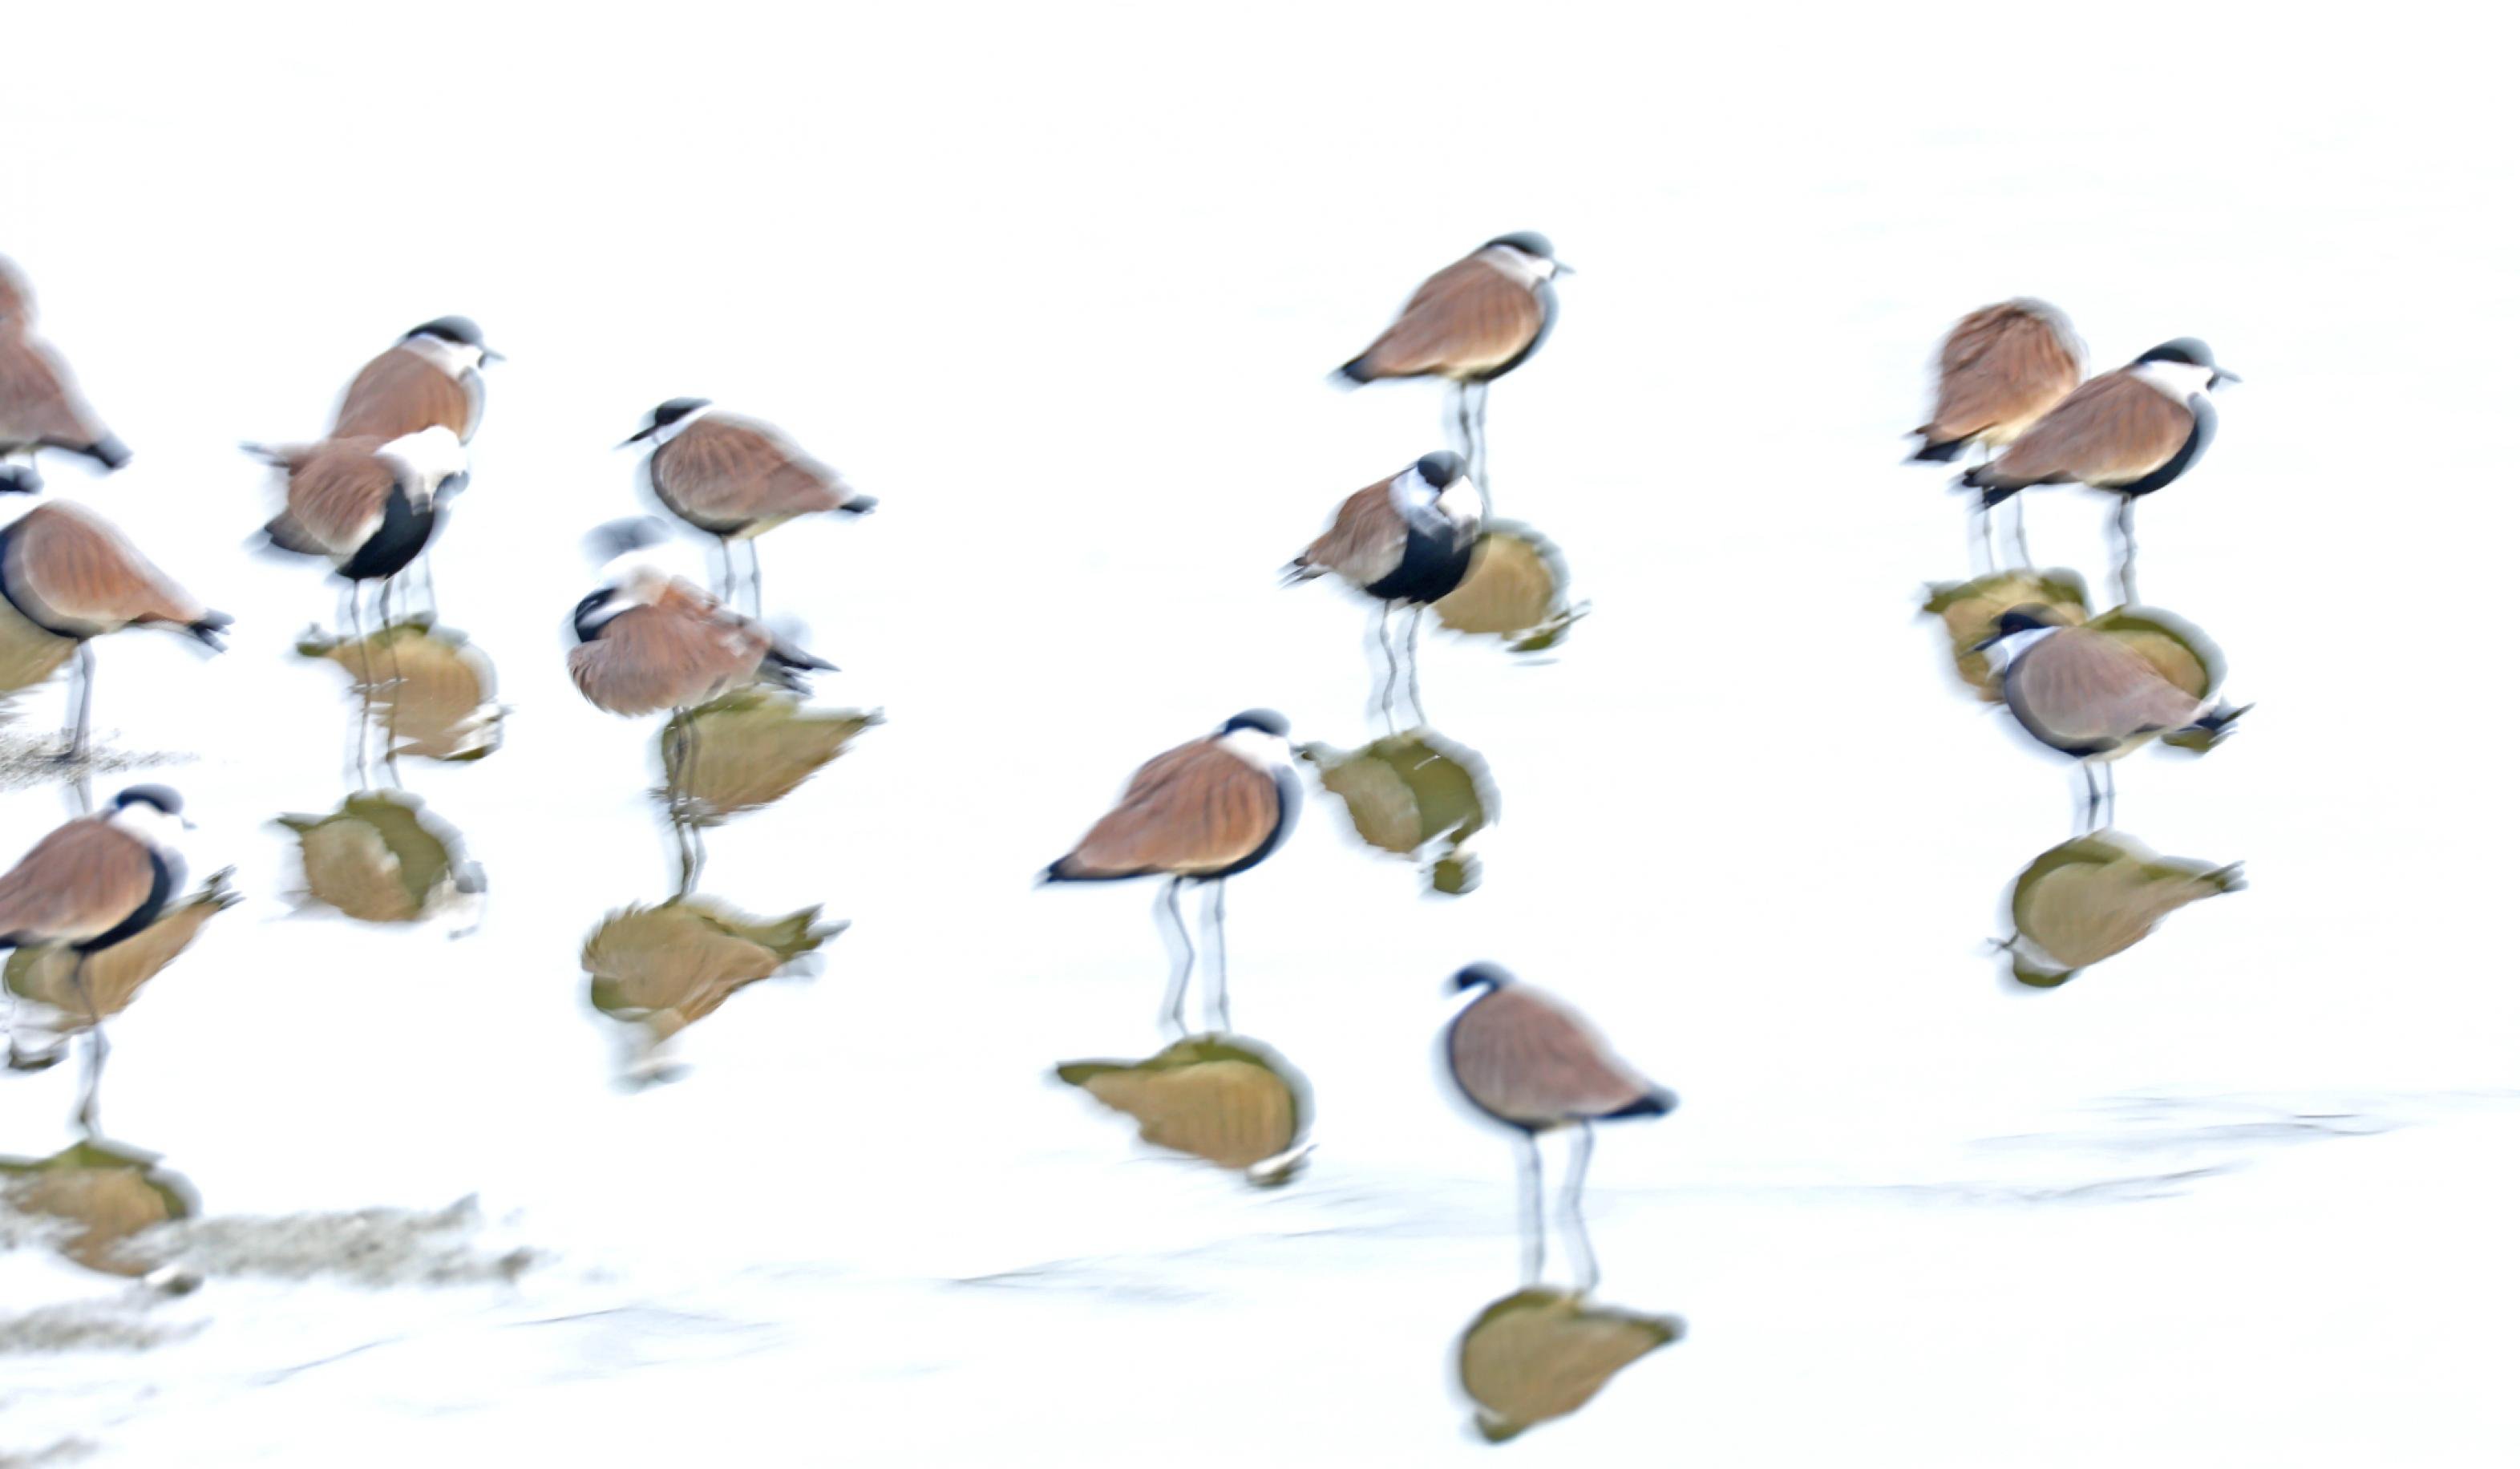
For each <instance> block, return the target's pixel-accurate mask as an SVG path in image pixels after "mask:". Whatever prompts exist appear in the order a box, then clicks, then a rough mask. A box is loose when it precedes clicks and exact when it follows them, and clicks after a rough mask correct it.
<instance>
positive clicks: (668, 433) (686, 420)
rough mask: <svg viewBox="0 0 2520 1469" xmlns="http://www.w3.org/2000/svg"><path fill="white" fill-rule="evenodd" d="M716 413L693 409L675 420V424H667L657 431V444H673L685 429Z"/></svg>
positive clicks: (709, 409) (713, 410)
mask: <svg viewBox="0 0 2520 1469" xmlns="http://www.w3.org/2000/svg"><path fill="white" fill-rule="evenodd" d="M715 411H716V410H715V409H712V408H695V409H693V410H692V411H691V412H690V413H687V414H685V415H683V416H682V417H681V418H679V419H676V420H674V422H672V423H668V424H666V425H665V426H664V427H662V428H659V429H657V430H656V432H655V435H654V437H655V440H656V442H657V443H659V444H670V443H672V442H673V441H674V440H675V439H676V438H678V437H680V436H681V435H682V431H683V430H684V429H686V428H689V427H691V426H692V425H693V424H694V423H698V422H699V421H700V420H702V419H705V418H707V417H708V416H709V415H710V414H711V413H713V412H715Z"/></svg>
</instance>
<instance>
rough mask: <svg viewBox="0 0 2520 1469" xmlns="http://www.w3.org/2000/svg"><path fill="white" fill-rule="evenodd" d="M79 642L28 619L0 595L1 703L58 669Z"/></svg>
mask: <svg viewBox="0 0 2520 1469" xmlns="http://www.w3.org/2000/svg"><path fill="white" fill-rule="evenodd" d="M77 651H78V645H77V644H76V643H74V642H72V641H70V640H69V639H67V638H64V637H61V636H59V635H58V634H54V633H49V632H46V631H45V630H44V629H42V628H39V627H37V626H35V625H34V624H33V623H31V622H28V621H27V620H26V618H25V614H23V613H22V612H20V611H19V610H18V609H17V608H16V607H14V606H12V605H10V603H9V601H8V599H6V598H0V705H4V704H6V702H7V701H8V700H9V698H10V696H11V695H13V694H16V693H18V692H20V691H22V690H27V689H32V688H34V687H35V686H36V685H37V684H40V683H42V682H44V681H45V680H46V679H49V678H51V677H52V676H53V675H54V674H56V673H59V672H61V668H62V665H63V664H65V663H67V662H68V661H69V660H70V654H72V653H74V652H77Z"/></svg>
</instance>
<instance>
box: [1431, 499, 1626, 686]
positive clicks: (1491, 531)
mask: <svg viewBox="0 0 2520 1469" xmlns="http://www.w3.org/2000/svg"><path fill="white" fill-rule="evenodd" d="M1566 585H1567V574H1566V557H1565V556H1564V555H1563V554H1562V553H1560V552H1559V551H1558V549H1557V546H1556V543H1554V542H1553V541H1551V540H1550V539H1549V538H1548V537H1547V536H1544V535H1542V534H1541V533H1540V532H1539V531H1537V530H1534V529H1532V528H1531V527H1530V526H1528V525H1522V524H1517V523H1515V522H1513V521H1510V520H1491V521H1489V522H1488V523H1487V528H1486V529H1485V530H1484V531H1482V532H1481V533H1480V535H1479V539H1478V544H1477V545H1475V546H1473V547H1471V548H1470V567H1469V570H1468V572H1467V573H1466V574H1465V575H1463V578H1462V584H1461V585H1460V586H1458V587H1455V588H1454V589H1453V590H1452V591H1451V592H1449V593H1447V594H1445V595H1444V596H1443V597H1442V598H1440V599H1438V600H1437V601H1436V602H1435V620H1436V621H1437V622H1438V623H1440V624H1442V625H1443V626H1444V627H1445V628H1447V629H1449V630H1451V631H1453V632H1456V633H1460V634H1463V636H1465V637H1487V638H1495V639H1497V640H1499V641H1501V642H1502V643H1504V644H1505V645H1506V647H1507V648H1508V650H1509V651H1512V652H1517V653H1542V652H1547V651H1549V650H1551V649H1553V648H1554V647H1556V646H1557V645H1558V644H1560V643H1562V642H1564V641H1565V639H1566V634H1567V632H1568V630H1569V629H1571V628H1573V627H1574V625H1575V623H1576V620H1577V619H1579V618H1581V617H1583V616H1585V615H1586V614H1587V613H1589V612H1591V611H1592V609H1593V608H1592V604H1591V603H1590V602H1572V601H1568V600H1567V595H1566Z"/></svg>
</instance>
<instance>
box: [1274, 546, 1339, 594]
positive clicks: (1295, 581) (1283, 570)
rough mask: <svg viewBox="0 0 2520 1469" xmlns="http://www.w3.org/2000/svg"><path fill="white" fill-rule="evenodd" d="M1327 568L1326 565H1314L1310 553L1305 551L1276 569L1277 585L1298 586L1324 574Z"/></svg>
mask: <svg viewBox="0 0 2520 1469" xmlns="http://www.w3.org/2000/svg"><path fill="white" fill-rule="evenodd" d="M1328 570H1329V568H1328V566H1319V565H1315V564H1314V563H1313V560H1312V553H1310V552H1306V553H1305V554H1304V555H1302V556H1297V557H1295V558H1294V559H1293V560H1291V561H1288V562H1287V563H1286V564H1285V565H1283V566H1282V567H1280V568H1279V569H1278V585H1279V586H1282V587H1298V586H1301V585H1303V584H1304V583H1306V582H1308V581H1311V580H1312V579H1313V578H1315V577H1317V576H1321V575H1324V574H1326V573H1327V572H1328Z"/></svg>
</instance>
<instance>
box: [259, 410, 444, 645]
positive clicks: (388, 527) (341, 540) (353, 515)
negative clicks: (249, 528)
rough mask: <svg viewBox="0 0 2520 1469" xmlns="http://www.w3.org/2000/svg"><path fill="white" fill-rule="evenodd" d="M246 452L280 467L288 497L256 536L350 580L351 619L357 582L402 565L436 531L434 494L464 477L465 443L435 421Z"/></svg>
mask: <svg viewBox="0 0 2520 1469" xmlns="http://www.w3.org/2000/svg"><path fill="white" fill-rule="evenodd" d="M245 450H246V452H247V453H248V454H250V455H252V456H254V457H255V458H257V459H259V460H261V461H262V462H263V463H264V464H267V465H270V466H271V467H274V468H276V469H278V470H280V471H281V478H282V481H283V483H282V490H283V493H284V495H285V497H286V501H287V504H286V507H285V508H284V509H283V510H282V511H281V512H280V513H279V514H278V515H275V516H273V517H272V519H271V522H270V523H269V524H267V525H265V526H264V527H263V533H264V535H265V536H267V537H268V538H269V539H270V542H271V544H272V545H273V546H276V547H278V548H279V549H281V550H282V551H287V552H293V553H295V554H296V555H299V556H323V557H325V558H326V559H328V560H330V561H331V562H332V563H333V574H334V575H336V576H338V577H340V578H341V579H342V580H343V581H345V582H348V583H350V584H351V589H352V602H351V613H352V616H353V617H354V618H355V617H356V616H357V600H356V599H357V588H358V585H359V584H360V583H362V582H382V581H387V580H390V579H391V578H392V577H393V575H394V574H395V573H396V572H398V571H400V570H402V569H403V568H404V567H405V566H408V565H410V564H411V563H412V561H413V559H414V558H415V557H417V556H419V555H420V553H421V551H422V549H423V548H425V547H426V546H427V545H428V543H429V540H430V538H431V537H432V536H434V535H435V534H436V531H437V519H438V512H439V502H440V501H442V500H444V499H446V498H447V497H449V496H452V495H454V494H456V493H457V492H459V491H461V490H462V489H463V488H464V486H465V484H466V483H467V482H468V481H469V479H470V477H471V476H470V474H469V472H468V470H467V467H466V462H465V456H464V445H463V442H462V441H461V440H460V439H458V438H457V437H456V436H455V432H454V430H453V429H450V428H446V427H444V426H441V425H439V424H434V423H432V424H430V425H429V426H428V427H427V428H424V429H422V430H420V431H419V432H418V433H407V434H405V435H403V436H402V437H401V438H397V439H379V438H375V437H360V438H337V439H326V440H324V441H323V442H321V443H316V444H294V445H290V446H287V447H284V448H277V449H275V448H266V447H264V446H262V445H260V444H248V445H246V446H245ZM378 610H379V613H380V615H381V616H382V615H384V614H385V613H386V612H388V611H389V609H388V608H386V607H384V606H382V605H380V607H379V608H378Z"/></svg>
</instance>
